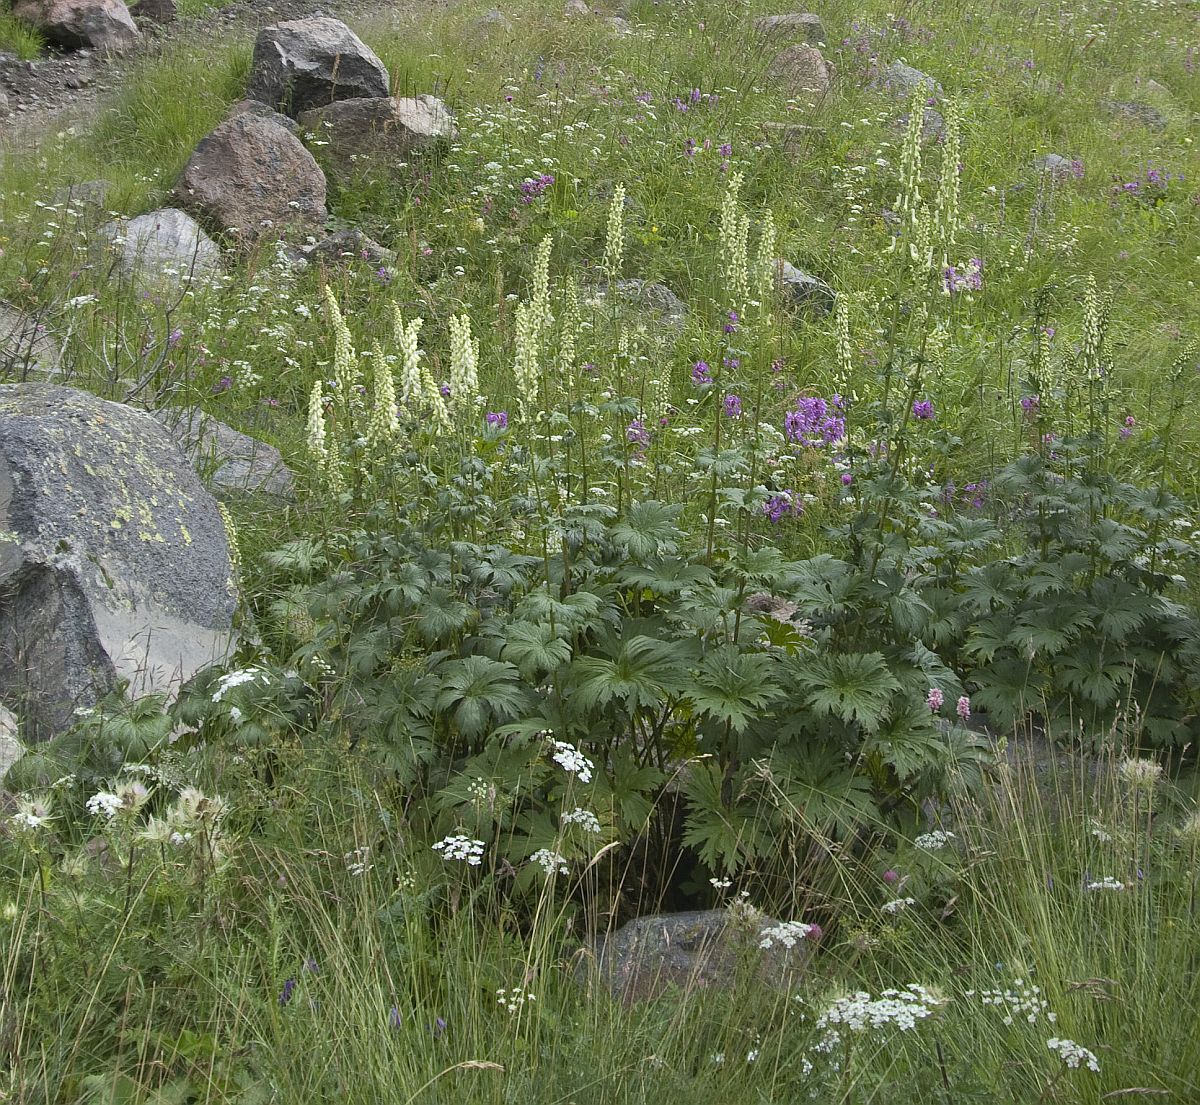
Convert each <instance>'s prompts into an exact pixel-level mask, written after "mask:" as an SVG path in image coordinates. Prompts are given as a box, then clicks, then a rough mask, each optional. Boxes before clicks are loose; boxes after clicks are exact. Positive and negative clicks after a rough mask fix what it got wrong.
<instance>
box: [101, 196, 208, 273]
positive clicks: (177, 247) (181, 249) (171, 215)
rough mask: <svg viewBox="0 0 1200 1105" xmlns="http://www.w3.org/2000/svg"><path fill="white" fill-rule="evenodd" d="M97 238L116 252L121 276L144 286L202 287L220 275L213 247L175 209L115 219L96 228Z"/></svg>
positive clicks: (199, 230) (195, 226)
mask: <svg viewBox="0 0 1200 1105" xmlns="http://www.w3.org/2000/svg"><path fill="white" fill-rule="evenodd" d="M99 235H100V237H101V238H102V239H104V240H106V241H108V242H109V244H110V245H111V247H112V248H113V249H114V250H116V254H117V266H118V267H119V268H120V270H121V272H123V273H124V274H125V275H126V276H128V277H133V278H135V279H138V280H141V281H143V282H145V283H151V284H165V285H167V286H170V287H179V286H181V285H184V284H193V283H195V284H202V283H204V282H205V281H207V280H210V279H211V278H212V277H214V276H216V275H218V274H219V273H220V272H221V251H220V249H219V248H218V247H217V244H216V243H215V242H214V241H213V240H212V239H211V238H210V237H209V236H208V235H207V234H205V233H204V231H203V230H201V229H200V227H199V225H198V224H197V223H196V220H195V219H193V218H192V217H191V216H190V215H189V214H187V213H186V212H185V211H180V210H179V208H177V207H164V208H162V209H161V210H160V211H151V212H150V213H149V214H146V215H138V216H137V218H135V219H116V220H114V221H113V222H110V223H105V224H104V226H102V227H100V230H99Z"/></svg>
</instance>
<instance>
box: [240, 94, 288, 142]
mask: <svg viewBox="0 0 1200 1105" xmlns="http://www.w3.org/2000/svg"><path fill="white" fill-rule="evenodd" d="M239 115H253V116H255V117H257V118H259V119H265V120H266V121H267V122H268V123H274V124H275V125H276V126H277V127H283V129H284V130H286V131H289V132H290V133H292V134H299V133H300V124H299V123H297V122H296V120H295V119H291V118H289V117H288V116H286V115H281V114H280V113H279V112H278V111H276V110H275V109H274V108H273V107H268V106H267V105H266V104H264V103H263V102H262V101H261V100H238V101H237V103H235V104H233V105H232V106H231V107H230V109H229V110H228V111H227V112H226V113H225V118H226V119H236V118H237V117H238V116H239Z"/></svg>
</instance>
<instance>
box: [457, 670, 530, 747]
mask: <svg viewBox="0 0 1200 1105" xmlns="http://www.w3.org/2000/svg"><path fill="white" fill-rule="evenodd" d="M438 675H439V676H440V677H441V681H442V689H441V691H440V692H439V694H438V697H437V709H438V710H439V711H440V712H442V713H445V714H449V716H450V718H451V720H452V721H453V723H454V726H455V728H456V729H457V730H458V731H459V733H460V734H462V736H464V737H465V738H467V739H468V740H473V739H475V738H476V737H480V736H482V735H483V734H484V733H485V732H486V731H487V728H488V727H489V725H491V724H493V723H497V722H502V721H509V720H511V719H512V718H514V717H516V716H517V715H518V714H519V713H521V712H522V710H524V709H525V708H526V706H527V705H528V703H529V698H530V696H529V692H528V690H527V689H526V688H525V687H524V686H523V685H522V684H521V682H520V679H519V673H518V671H517V669H516V668H515V667H513V665H512V664H508V663H504V662H503V661H499V660H490V659H488V658H487V657H486V656H467V657H465V658H464V659H461V660H448V661H447V662H446V663H445V664H443V665H442V666H441V668H440V669H439V671H438Z"/></svg>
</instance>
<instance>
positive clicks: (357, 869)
mask: <svg viewBox="0 0 1200 1105" xmlns="http://www.w3.org/2000/svg"><path fill="white" fill-rule="evenodd" d="M342 859H344V860H345V861H346V870H347V871H348V872H349V873H350V874H351V875H352V876H353V877H354V878H359V877H360V876H362V875H365V874H366V873H367V872H368V871H370V870H371V868H373V867H374V866H375V864H373V863H372V862H371V848H370V845H366V844H364V845H363V846H362V847H361V848H355V849H354V851H353V852H347V853H346V854H345V855H344V856H342Z"/></svg>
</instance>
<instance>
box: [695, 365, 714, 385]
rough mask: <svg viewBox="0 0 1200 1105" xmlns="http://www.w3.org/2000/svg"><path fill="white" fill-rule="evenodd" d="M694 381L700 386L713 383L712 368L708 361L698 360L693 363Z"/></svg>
mask: <svg viewBox="0 0 1200 1105" xmlns="http://www.w3.org/2000/svg"><path fill="white" fill-rule="evenodd" d="M692 383H693V384H695V385H696V387H698V388H704V387H708V385H709V384H711V383H712V370H711V369H710V368H709V367H708V362H707V361H697V362H696V363H695V364H694V365H692Z"/></svg>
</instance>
